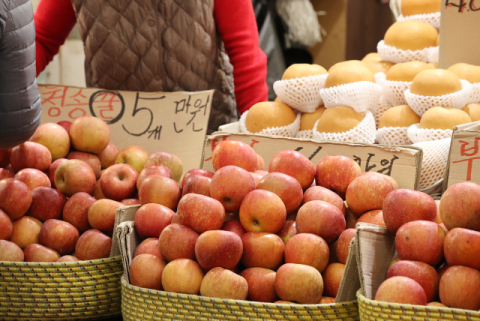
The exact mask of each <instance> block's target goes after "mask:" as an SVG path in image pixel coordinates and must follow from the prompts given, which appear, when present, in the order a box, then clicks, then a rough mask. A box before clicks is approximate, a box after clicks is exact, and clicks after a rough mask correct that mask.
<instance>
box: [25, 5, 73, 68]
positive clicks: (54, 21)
mask: <svg viewBox="0 0 480 321" xmlns="http://www.w3.org/2000/svg"><path fill="white" fill-rule="evenodd" d="M34 21H35V31H36V35H37V37H36V40H35V46H36V51H37V57H36V58H37V76H38V75H39V74H40V73H41V72H42V71H43V70H44V69H45V67H46V66H47V65H48V63H49V62H50V61H52V59H53V57H54V56H55V55H56V54H57V53H58V51H59V49H60V46H61V45H63V44H64V43H65V40H66V39H67V37H68V35H69V34H70V32H71V31H72V29H73V27H74V26H75V23H76V22H77V18H76V17H75V11H74V10H73V5H72V1H71V0H40V2H39V4H38V7H37V10H36V11H35V15H34Z"/></svg>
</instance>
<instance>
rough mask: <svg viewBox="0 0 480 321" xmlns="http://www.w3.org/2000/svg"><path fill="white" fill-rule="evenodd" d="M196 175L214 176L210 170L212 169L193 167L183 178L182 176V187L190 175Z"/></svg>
mask: <svg viewBox="0 0 480 321" xmlns="http://www.w3.org/2000/svg"><path fill="white" fill-rule="evenodd" d="M195 175H199V176H204V177H208V178H212V177H213V173H212V172H210V171H207V170H206V169H200V168H194V169H191V170H189V171H188V172H186V173H185V175H183V178H182V189H183V185H185V182H186V181H187V179H188V178H189V177H190V176H195Z"/></svg>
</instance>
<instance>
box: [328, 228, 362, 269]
mask: <svg viewBox="0 0 480 321" xmlns="http://www.w3.org/2000/svg"><path fill="white" fill-rule="evenodd" d="M356 233H357V230H356V229H354V228H349V229H346V230H345V231H343V232H342V234H340V236H339V238H338V246H337V258H338V261H339V262H340V263H343V264H347V258H348V253H349V252H350V243H351V241H352V240H353V239H354V238H355V234H356ZM320 272H322V271H320Z"/></svg>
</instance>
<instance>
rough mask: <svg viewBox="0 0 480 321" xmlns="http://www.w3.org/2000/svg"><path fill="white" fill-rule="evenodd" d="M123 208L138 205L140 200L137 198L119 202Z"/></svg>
mask: <svg viewBox="0 0 480 321" xmlns="http://www.w3.org/2000/svg"><path fill="white" fill-rule="evenodd" d="M120 203H122V204H123V205H125V206H131V205H140V200H139V199H138V198H127V199H124V200H122V201H120Z"/></svg>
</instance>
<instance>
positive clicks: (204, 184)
mask: <svg viewBox="0 0 480 321" xmlns="http://www.w3.org/2000/svg"><path fill="white" fill-rule="evenodd" d="M182 183H183V188H182V196H185V195H186V194H189V193H195V194H200V195H205V196H209V197H210V187H211V185H212V179H211V178H210V177H205V176H200V175H194V176H190V177H188V178H187V180H186V181H185V179H184V180H183V182H182Z"/></svg>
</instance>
